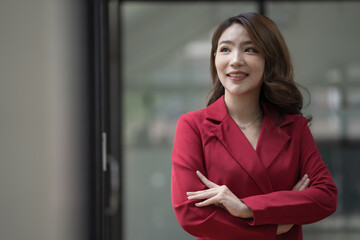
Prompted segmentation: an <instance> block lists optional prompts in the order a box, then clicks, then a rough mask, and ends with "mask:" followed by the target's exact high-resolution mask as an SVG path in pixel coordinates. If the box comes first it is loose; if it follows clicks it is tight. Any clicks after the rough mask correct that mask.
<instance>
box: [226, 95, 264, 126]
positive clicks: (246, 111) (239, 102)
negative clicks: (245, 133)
mask: <svg viewBox="0 0 360 240" xmlns="http://www.w3.org/2000/svg"><path fill="white" fill-rule="evenodd" d="M225 104H226V107H227V109H228V112H229V115H230V116H231V117H232V119H234V121H235V122H236V123H237V124H240V125H245V124H247V123H250V122H251V121H254V119H255V118H256V117H258V116H259V114H261V111H262V110H261V106H260V102H259V96H258V95H256V94H249V95H246V96H234V95H231V94H229V93H228V92H226V91H225Z"/></svg>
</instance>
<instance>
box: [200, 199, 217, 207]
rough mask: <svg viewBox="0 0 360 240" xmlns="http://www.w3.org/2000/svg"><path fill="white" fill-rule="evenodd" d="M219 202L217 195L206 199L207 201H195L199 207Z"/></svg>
mask: <svg viewBox="0 0 360 240" xmlns="http://www.w3.org/2000/svg"><path fill="white" fill-rule="evenodd" d="M218 203H219V201H218V200H217V199H216V198H215V197H212V198H209V199H206V200H205V201H202V202H198V203H195V206H197V207H206V206H209V205H212V204H214V205H216V204H218Z"/></svg>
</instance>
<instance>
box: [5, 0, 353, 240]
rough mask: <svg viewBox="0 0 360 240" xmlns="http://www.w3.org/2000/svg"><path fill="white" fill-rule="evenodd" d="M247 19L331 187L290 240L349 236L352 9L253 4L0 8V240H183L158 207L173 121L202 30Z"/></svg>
mask: <svg viewBox="0 0 360 240" xmlns="http://www.w3.org/2000/svg"><path fill="white" fill-rule="evenodd" d="M247 11H254V12H260V13H263V14H265V15H267V16H269V17H270V18H272V19H273V20H274V21H275V22H276V23H277V25H278V27H279V28H280V30H281V32H282V33H283V35H284V37H285V40H286V42H287V44H288V47H289V49H290V52H291V55H292V59H293V63H294V67H295V79H296V81H297V82H298V83H300V84H302V85H304V86H305V87H307V88H308V89H309V91H310V94H311V104H310V105H309V106H308V107H307V108H306V109H305V113H306V114H312V115H313V117H314V120H313V123H312V126H311V130H312V133H313V135H314V137H315V139H316V141H317V144H318V146H319V150H320V152H321V154H322V156H323V159H324V161H325V162H326V164H328V167H329V169H330V171H331V174H332V176H333V178H334V180H335V182H336V184H337V186H338V188H339V198H338V210H337V212H336V213H335V214H333V215H332V216H331V217H329V218H327V219H325V220H323V221H320V222H318V223H316V224H311V225H307V226H304V239H311V240H322V239H327V240H332V239H350V240H352V239H359V237H360V204H359V202H360V175H359V174H358V171H359V169H360V50H359V49H358V47H357V45H358V43H359V42H360V28H358V27H357V23H358V12H359V11H360V2H356V1H260V0H259V1H225V2H221V1H207V2H206V1H198V2H196V1H195V2H190V1H189V2H187V1H175V2H170V1H169V2H160V1H155V2H146V1H144V2H141V1H135V2H133V1H116V0H92V1H80V0H75V1H74V0H73V1H70V0H33V1H25V0H18V1H11V0H1V1H0V32H1V37H0V39H1V40H0V120H1V122H0V159H1V160H0V161H1V167H0V209H1V214H0V239H16V240H18V239H27V240H33V239H34V240H35V239H36V240H39V239H52V240H58V239H59V240H64V239H66V240H72V239H74V240H75V239H76V240H78V239H86V240H91V239H106V240H108V239H111V240H114V239H124V240H135V239H136V240H137V239H140V240H153V239H173V240H177V239H179V240H180V239H194V237H191V236H190V235H188V234H187V233H186V232H184V231H183V230H182V229H181V227H180V226H179V224H178V223H177V220H176V218H175V215H174V212H173V210H172V206H171V195H170V176H171V152H172V144H173V137H174V133H175V127H176V122H177V119H178V118H179V116H180V115H181V114H183V113H186V112H189V111H192V110H196V109H201V108H204V107H205V106H206V101H207V95H208V93H209V90H210V87H211V84H210V82H211V79H210V73H209V57H210V56H209V54H210V39H211V36H212V33H213V31H214V30H215V28H216V27H217V26H218V24H219V23H220V22H221V21H223V20H224V19H226V18H228V17H229V16H234V15H237V14H239V13H242V12H247ZM305 97H306V98H307V101H308V102H309V101H310V99H309V98H308V96H307V95H306V94H305Z"/></svg>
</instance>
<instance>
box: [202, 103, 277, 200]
mask: <svg viewBox="0 0 360 240" xmlns="http://www.w3.org/2000/svg"><path fill="white" fill-rule="evenodd" d="M207 119H208V120H210V121H215V122H217V123H218V124H216V126H215V127H214V129H213V133H214V134H215V136H216V137H217V138H218V139H219V141H220V142H221V143H222V144H223V145H224V147H225V148H226V149H227V151H228V152H229V153H230V154H231V156H232V157H233V158H234V159H235V161H236V162H237V163H238V164H239V165H240V167H242V168H243V169H244V170H245V171H246V172H247V173H248V174H249V177H250V178H251V179H253V181H254V182H255V183H256V185H257V186H258V187H259V189H260V190H261V192H263V193H269V192H272V190H273V189H272V186H271V182H270V179H269V176H268V174H267V172H266V168H265V166H264V164H263V163H262V161H261V160H260V158H259V156H258V155H257V153H256V151H255V150H254V149H253V148H252V146H251V144H250V143H249V141H248V140H247V138H246V137H245V135H244V134H243V133H242V131H241V130H240V128H239V127H238V126H237V124H236V123H235V121H234V120H233V119H232V118H231V117H230V115H229V114H228V113H227V108H226V105H225V101H224V98H223V97H221V98H220V99H218V100H217V101H216V102H215V103H213V104H212V105H211V106H209V107H208V108H207Z"/></svg>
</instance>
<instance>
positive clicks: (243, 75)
mask: <svg viewBox="0 0 360 240" xmlns="http://www.w3.org/2000/svg"><path fill="white" fill-rule="evenodd" d="M227 76H229V77H247V76H249V74H247V73H230V74H227Z"/></svg>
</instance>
